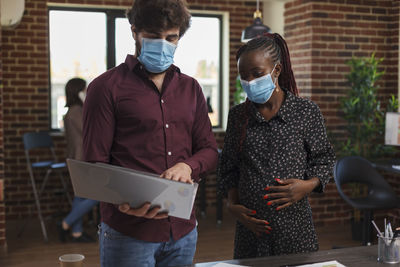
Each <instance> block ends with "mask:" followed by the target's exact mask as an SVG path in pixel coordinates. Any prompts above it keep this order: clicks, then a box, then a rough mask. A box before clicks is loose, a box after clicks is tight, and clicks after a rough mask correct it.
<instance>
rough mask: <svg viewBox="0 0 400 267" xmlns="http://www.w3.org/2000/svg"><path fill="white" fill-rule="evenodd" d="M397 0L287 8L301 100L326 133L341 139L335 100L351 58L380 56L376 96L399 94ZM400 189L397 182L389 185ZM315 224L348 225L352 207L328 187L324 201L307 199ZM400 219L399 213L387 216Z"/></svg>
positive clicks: (301, 1)
mask: <svg viewBox="0 0 400 267" xmlns="http://www.w3.org/2000/svg"><path fill="white" fill-rule="evenodd" d="M398 3H399V1H393V0H379V1H378V0H376V1H374V0H326V1H320V0H295V1H290V2H288V3H286V5H285V37H286V40H287V42H288V44H289V49H290V52H291V58H292V65H293V68H294V73H295V76H296V79H297V83H298V85H299V88H300V93H301V95H303V96H306V97H309V98H311V99H312V100H314V101H315V102H316V103H317V104H318V105H319V107H320V108H321V111H322V113H323V115H324V117H325V119H326V122H327V127H328V130H329V131H331V132H332V133H334V134H336V135H339V136H340V135H341V134H343V128H344V121H343V120H342V119H340V115H341V113H340V110H339V99H340V98H341V97H343V96H344V95H345V94H346V91H347V90H349V89H350V87H349V86H348V84H347V83H346V79H345V74H346V73H347V72H348V71H349V67H348V66H347V65H346V64H345V62H346V61H347V60H349V59H351V57H353V56H355V57H361V56H370V55H371V53H373V52H376V57H379V58H380V57H383V58H384V61H383V62H382V64H381V68H382V70H384V71H385V72H386V74H385V75H384V76H383V77H382V79H381V82H380V87H381V88H380V89H379V96H380V97H381V99H382V100H383V99H385V100H386V99H388V97H389V95H390V94H395V95H396V96H397V90H398V80H397V79H398V73H397V71H398V45H399V44H398V36H399V4H398ZM390 181H391V182H392V184H393V186H395V187H397V188H398V187H399V185H400V183H399V180H398V179H397V181H396V180H395V179H392V180H390ZM311 203H312V207H313V212H314V218H315V221H316V222H317V223H337V222H344V221H347V220H348V219H349V217H350V211H351V208H350V207H349V206H348V205H346V204H345V203H344V202H343V201H342V200H341V198H340V197H339V195H338V194H337V191H336V188H335V185H334V184H333V183H332V184H329V185H328V186H327V189H326V193H325V194H324V195H322V196H313V197H312V199H311ZM391 212H392V215H393V216H394V217H396V218H397V219H398V218H399V212H398V211H391Z"/></svg>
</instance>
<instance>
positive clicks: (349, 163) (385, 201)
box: [333, 156, 400, 245]
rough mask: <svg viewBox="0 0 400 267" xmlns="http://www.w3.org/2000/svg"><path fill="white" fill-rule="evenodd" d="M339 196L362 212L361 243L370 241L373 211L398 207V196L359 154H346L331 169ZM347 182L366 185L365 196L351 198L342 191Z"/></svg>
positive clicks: (399, 203)
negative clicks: (366, 192) (366, 191)
mask: <svg viewBox="0 0 400 267" xmlns="http://www.w3.org/2000/svg"><path fill="white" fill-rule="evenodd" d="M333 174H334V178H335V182H336V187H337V190H338V192H339V194H340V196H341V197H342V198H343V199H344V200H345V201H346V202H347V203H348V204H350V205H351V206H352V207H354V208H356V209H359V210H361V211H363V212H364V227H363V241H362V242H363V245H367V244H369V243H371V241H372V240H371V229H372V227H371V220H372V219H373V211H374V210H378V209H392V208H400V198H399V197H397V196H396V193H395V192H394V191H393V189H392V188H391V186H390V185H389V184H388V183H387V182H386V181H385V179H384V178H383V177H382V175H380V174H379V173H378V172H377V171H376V170H375V168H374V167H373V165H372V164H371V163H370V162H369V161H368V160H366V159H364V158H362V157H359V156H347V157H344V158H341V159H340V160H338V161H337V162H336V164H335V167H334V170H333ZM348 183H359V184H364V185H366V186H367V187H368V194H367V196H365V197H359V198H352V197H349V196H348V195H346V193H345V192H344V191H343V185H345V184H348Z"/></svg>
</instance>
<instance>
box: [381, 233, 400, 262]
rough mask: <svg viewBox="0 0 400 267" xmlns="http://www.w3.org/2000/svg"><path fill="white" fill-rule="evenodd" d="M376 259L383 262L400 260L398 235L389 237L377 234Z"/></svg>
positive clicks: (399, 239) (399, 238)
mask: <svg viewBox="0 0 400 267" xmlns="http://www.w3.org/2000/svg"><path fill="white" fill-rule="evenodd" d="M378 261H381V262H384V263H399V262H400V237H396V238H389V237H381V236H379V235H378Z"/></svg>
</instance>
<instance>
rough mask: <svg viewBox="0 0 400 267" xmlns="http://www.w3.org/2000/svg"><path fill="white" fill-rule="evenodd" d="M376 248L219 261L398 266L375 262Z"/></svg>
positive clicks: (276, 266) (271, 266) (207, 265)
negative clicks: (336, 262) (332, 262)
mask: <svg viewBox="0 0 400 267" xmlns="http://www.w3.org/2000/svg"><path fill="white" fill-rule="evenodd" d="M377 257H378V247H377V245H374V246H363V247H351V248H342V249H332V250H321V251H317V252H311V253H303V254H291V255H282V256H272V257H265V258H254V259H243V260H229V261H219V262H224V263H230V264H240V265H245V266H252V267H253V266H254V267H261V266H262V267H265V266H268V267H281V266H286V265H302V264H307V263H315V262H324V261H332V260H336V261H338V262H340V263H341V264H343V265H345V266H349V267H365V266H379V267H389V266H390V267H399V266H400V263H398V264H384V263H381V262H378V261H377ZM219 262H218V261H216V262H204V263H196V264H195V265H192V266H195V267H211V266H213V265H215V264H217V263H219Z"/></svg>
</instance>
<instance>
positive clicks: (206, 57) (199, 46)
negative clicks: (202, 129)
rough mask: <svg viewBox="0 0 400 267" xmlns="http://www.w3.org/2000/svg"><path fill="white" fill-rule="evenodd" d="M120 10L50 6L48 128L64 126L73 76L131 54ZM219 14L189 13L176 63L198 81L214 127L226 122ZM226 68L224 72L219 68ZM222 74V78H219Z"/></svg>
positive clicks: (89, 76)
mask: <svg viewBox="0 0 400 267" xmlns="http://www.w3.org/2000/svg"><path fill="white" fill-rule="evenodd" d="M124 14H125V11H124V10H99V9H87V8H86V9H77V8H60V7H50V8H49V40H50V61H49V62H50V88H51V90H50V98H51V109H50V110H51V116H50V117H51V129H55V130H57V129H61V128H63V120H62V118H63V116H64V114H65V113H66V111H67V109H66V108H65V107H64V105H65V92H64V86H65V84H66V82H67V81H68V80H69V79H70V78H72V77H76V76H78V77H82V78H84V79H85V80H86V81H87V82H88V83H90V82H91V81H92V80H93V79H94V78H95V77H97V76H98V75H100V74H101V73H103V72H104V71H106V70H107V69H109V68H112V67H114V66H116V65H119V64H121V63H122V62H124V61H125V57H126V55H127V54H134V51H135V43H134V40H133V38H132V33H131V30H130V24H129V22H128V20H127V19H126V18H125V15H124ZM226 21H227V19H226V18H224V15H223V14H221V13H215V14H205V13H195V12H193V13H192V23H191V27H190V28H189V30H188V31H187V32H186V33H185V35H184V36H183V37H182V39H181V40H180V41H179V44H178V48H177V50H176V54H175V63H174V64H175V65H177V66H178V67H179V68H180V69H181V71H182V72H183V73H185V74H187V75H189V76H192V77H194V78H196V79H197V80H198V82H199V83H200V85H201V87H202V89H203V93H204V96H205V98H206V101H207V105H208V110H209V116H210V120H211V123H212V125H213V127H215V128H220V127H222V125H223V124H224V123H223V121H224V116H226V113H227V109H226V110H224V108H223V103H224V102H226V103H227V102H228V98H227V97H226V101H223V98H224V97H225V96H224V95H223V92H224V90H225V91H228V90H227V89H223V88H224V87H223V85H225V87H226V86H227V84H228V82H227V80H228V75H225V74H224V73H228V71H227V65H228V64H224V62H223V55H227V52H226V51H224V50H223V48H224V45H223V44H224V42H223V38H224V35H223V31H224V29H225V28H224V23H227V22H226ZM223 71H224V72H223ZM223 77H224V78H225V79H224V80H223Z"/></svg>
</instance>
